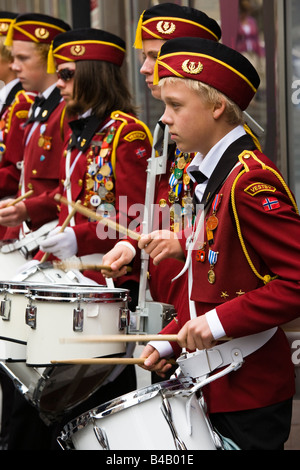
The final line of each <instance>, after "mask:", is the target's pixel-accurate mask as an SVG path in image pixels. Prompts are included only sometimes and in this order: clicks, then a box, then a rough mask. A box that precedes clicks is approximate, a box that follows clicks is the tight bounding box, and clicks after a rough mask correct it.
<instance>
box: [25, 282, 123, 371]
mask: <svg viewBox="0 0 300 470" xmlns="http://www.w3.org/2000/svg"><path fill="white" fill-rule="evenodd" d="M54 288H55V289H56V291H55V292H54V291H53V292H52V293H51V292H50V291H49V290H45V289H44V290H43V288H41V291H40V292H38V293H37V292H35V293H34V294H33V295H32V296H29V298H31V299H32V300H31V305H32V306H34V307H36V328H35V329H33V328H29V330H30V331H29V334H28V340H27V361H26V362H27V364H28V365H30V366H46V365H51V361H62V360H65V361H68V360H70V359H88V358H94V357H102V356H109V355H114V354H124V353H125V352H126V344H125V343H123V342H118V343H95V342H78V343H77V342H76V341H69V342H68V339H70V340H76V339H79V340H81V339H88V336H94V335H111V334H112V335H118V334H124V333H126V331H124V330H120V309H122V308H125V307H126V305H127V304H126V300H127V297H126V296H127V292H128V291H126V290H122V289H112V290H110V291H109V290H108V289H106V288H105V287H101V286H99V289H98V288H97V287H95V288H94V287H88V288H82V287H80V286H76V288H75V287H74V288H73V287H72V286H68V291H65V292H64V291H62V292H61V293H59V286H55V287H54ZM110 293H111V296H112V298H111V299H109V296H110ZM52 294H53V296H52ZM96 294H98V295H99V297H97V295H96ZM102 294H103V299H102V298H101V295H102ZM58 295H59V298H58ZM78 295H80V296H81V300H80V304H78V302H77V296H78ZM94 295H95V297H94ZM78 307H79V309H82V310H83V327H82V331H74V328H73V324H74V310H76V309H78Z"/></svg>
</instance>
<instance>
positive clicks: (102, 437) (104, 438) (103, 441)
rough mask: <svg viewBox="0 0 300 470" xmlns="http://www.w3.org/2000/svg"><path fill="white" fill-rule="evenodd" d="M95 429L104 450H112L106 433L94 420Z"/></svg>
mask: <svg viewBox="0 0 300 470" xmlns="http://www.w3.org/2000/svg"><path fill="white" fill-rule="evenodd" d="M93 429H94V433H95V436H96V438H97V441H98V442H99V444H100V445H101V447H102V449H103V450H110V448H109V443H108V439H107V435H106V432H105V431H104V429H101V428H99V427H98V426H97V424H96V423H95V421H94V420H93Z"/></svg>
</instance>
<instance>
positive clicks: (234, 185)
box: [231, 150, 299, 284]
mask: <svg viewBox="0 0 300 470" xmlns="http://www.w3.org/2000/svg"><path fill="white" fill-rule="evenodd" d="M245 155H248V156H249V155H250V156H251V157H252V158H253V159H254V160H256V161H257V162H259V163H260V164H261V166H262V169H263V170H269V171H271V172H272V173H273V174H274V175H275V176H276V178H278V179H279V181H280V182H281V184H282V185H283V187H284V189H285V191H286V193H287V195H288V197H289V199H290V201H291V203H292V204H293V207H294V209H295V211H296V213H297V214H299V210H298V207H297V204H296V201H295V199H294V198H293V195H292V193H291V191H290V190H289V188H288V186H287V184H286V182H285V181H284V179H283V178H282V176H281V175H280V174H279V173H278V172H277V171H276V170H274V169H273V168H271V167H269V166H267V165H265V164H264V163H263V162H262V161H261V160H260V159H259V158H258V157H257V156H256V155H255V153H253V152H249V151H248V150H245V151H244V152H242V153H241V154H240V155H239V161H240V162H241V164H242V165H243V166H244V170H243V171H241V172H240V173H239V174H238V176H237V177H236V179H235V181H234V183H233V185H232V188H231V204H232V209H233V214H234V218H235V223H236V227H237V232H238V237H239V240H240V243H241V246H242V249H243V252H244V255H245V256H246V259H247V261H248V263H249V265H250V268H251V269H252V271H253V272H254V274H255V276H257V277H258V278H259V279H260V280H262V281H263V282H264V283H265V284H268V283H269V282H270V281H273V280H274V279H276V278H277V277H278V276H274V277H272V276H270V275H269V274H267V275H266V276H261V275H260V274H259V272H258V271H257V270H256V268H255V266H254V264H253V263H252V261H251V259H250V256H249V253H248V251H247V248H246V245H245V242H244V239H243V235H242V231H241V226H240V222H239V217H238V213H237V209H236V203H235V188H236V185H237V183H238V181H239V179H240V178H241V177H242V176H243V175H244V174H245V173H248V172H249V171H250V170H249V167H248V165H247V163H246V162H245V161H244V159H243V158H244V156H245Z"/></svg>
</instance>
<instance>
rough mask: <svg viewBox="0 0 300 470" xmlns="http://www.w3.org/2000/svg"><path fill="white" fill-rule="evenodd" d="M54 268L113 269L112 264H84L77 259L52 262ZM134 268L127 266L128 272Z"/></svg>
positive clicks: (80, 269) (64, 269)
mask: <svg viewBox="0 0 300 470" xmlns="http://www.w3.org/2000/svg"><path fill="white" fill-rule="evenodd" d="M52 264H53V266H54V268H57V269H62V270H63V271H67V270H69V269H70V270H71V269H78V271H86V270H91V271H101V270H102V269H105V270H106V271H111V270H112V269H111V267H110V266H106V265H104V264H84V263H81V261H79V260H78V262H76V261H73V260H72V261H57V260H55V261H53V262H52ZM131 271H132V268H131V267H130V266H128V267H127V272H128V273H129V272H131Z"/></svg>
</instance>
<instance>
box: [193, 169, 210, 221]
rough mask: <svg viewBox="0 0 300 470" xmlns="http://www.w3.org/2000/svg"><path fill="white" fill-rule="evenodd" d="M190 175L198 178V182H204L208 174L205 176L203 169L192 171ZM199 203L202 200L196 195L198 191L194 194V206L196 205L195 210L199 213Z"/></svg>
mask: <svg viewBox="0 0 300 470" xmlns="http://www.w3.org/2000/svg"><path fill="white" fill-rule="evenodd" d="M189 173H190V175H191V176H192V177H193V178H194V179H195V180H196V182H197V183H198V184H201V183H204V181H206V180H207V176H205V175H204V174H203V173H201V171H199V170H195V171H190V172H189ZM197 204H200V201H199V200H198V198H197V196H196V192H194V194H193V206H194V211H195V213H197Z"/></svg>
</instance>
